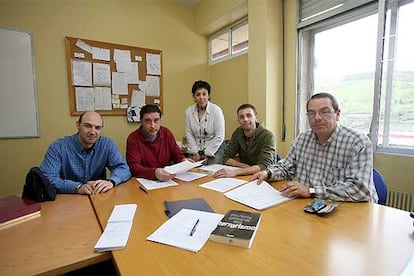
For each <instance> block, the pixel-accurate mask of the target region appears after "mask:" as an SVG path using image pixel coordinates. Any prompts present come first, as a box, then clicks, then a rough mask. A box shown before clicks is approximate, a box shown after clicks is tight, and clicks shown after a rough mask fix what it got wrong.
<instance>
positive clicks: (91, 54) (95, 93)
mask: <svg viewBox="0 0 414 276" xmlns="http://www.w3.org/2000/svg"><path fill="white" fill-rule="evenodd" d="M65 44H66V64H67V72H68V82H69V100H70V113H71V115H73V116H75V115H80V114H81V113H82V112H84V111H87V110H94V111H97V112H99V113H100V114H102V115H123V116H127V118H128V121H129V122H137V121H139V110H140V109H141V107H142V106H143V105H145V104H157V105H158V106H159V107H160V109H161V110H162V103H163V101H162V52H161V51H159V50H154V49H146V48H139V47H133V46H126V45H119V44H113V43H107V42H99V41H94V40H88V39H82V38H75V37H66V38H65Z"/></svg>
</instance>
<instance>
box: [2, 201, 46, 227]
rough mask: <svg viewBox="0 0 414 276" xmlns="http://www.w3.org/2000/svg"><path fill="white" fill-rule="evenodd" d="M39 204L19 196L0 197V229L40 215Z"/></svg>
mask: <svg viewBox="0 0 414 276" xmlns="http://www.w3.org/2000/svg"><path fill="white" fill-rule="evenodd" d="M40 211H41V204H40V202H36V201H33V200H31V199H28V198H22V197H20V196H9V197H3V198H0V229H5V228H8V227H11V226H13V225H16V224H19V223H22V222H25V221H27V220H30V219H32V218H35V217H39V216H40Z"/></svg>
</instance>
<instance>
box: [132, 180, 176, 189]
mask: <svg viewBox="0 0 414 276" xmlns="http://www.w3.org/2000/svg"><path fill="white" fill-rule="evenodd" d="M137 180H138V182H140V183H141V184H142V185H144V187H145V189H147V190H154V189H160V188H165V187H170V186H177V185H178V183H177V182H174V181H172V180H168V181H158V180H149V179H145V178H137Z"/></svg>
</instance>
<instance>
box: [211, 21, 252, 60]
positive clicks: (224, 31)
mask: <svg viewBox="0 0 414 276" xmlns="http://www.w3.org/2000/svg"><path fill="white" fill-rule="evenodd" d="M248 24H249V21H248V18H247V17H246V18H243V19H241V20H239V21H237V22H235V23H234V24H232V25H230V26H228V27H226V28H224V29H222V30H220V31H218V32H216V33H214V34H212V35H210V36H209V37H208V63H209V65H213V64H216V63H219V62H222V61H226V60H229V59H232V58H234V57H238V56H241V55H244V54H247V52H248V50H249V46H247V48H245V49H243V50H240V51H237V52H236V53H233V32H234V31H235V30H237V29H239V28H241V27H244V26H245V25H247V26H248ZM223 34H227V35H228V38H229V39H228V43H227V47H228V49H229V54H228V55H225V56H223V57H219V58H217V59H214V60H213V59H212V56H213V53H212V51H213V49H212V41H213V40H214V39H216V38H218V37H220V36H222V35H223ZM247 42H249V39H248V38H247Z"/></svg>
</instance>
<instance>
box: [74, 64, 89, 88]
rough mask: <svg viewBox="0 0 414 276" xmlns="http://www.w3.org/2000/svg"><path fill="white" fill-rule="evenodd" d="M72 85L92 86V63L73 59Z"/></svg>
mask: <svg viewBox="0 0 414 276" xmlns="http://www.w3.org/2000/svg"><path fill="white" fill-rule="evenodd" d="M72 85H75V86H92V63H91V62H89V61H79V60H74V59H72Z"/></svg>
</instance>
